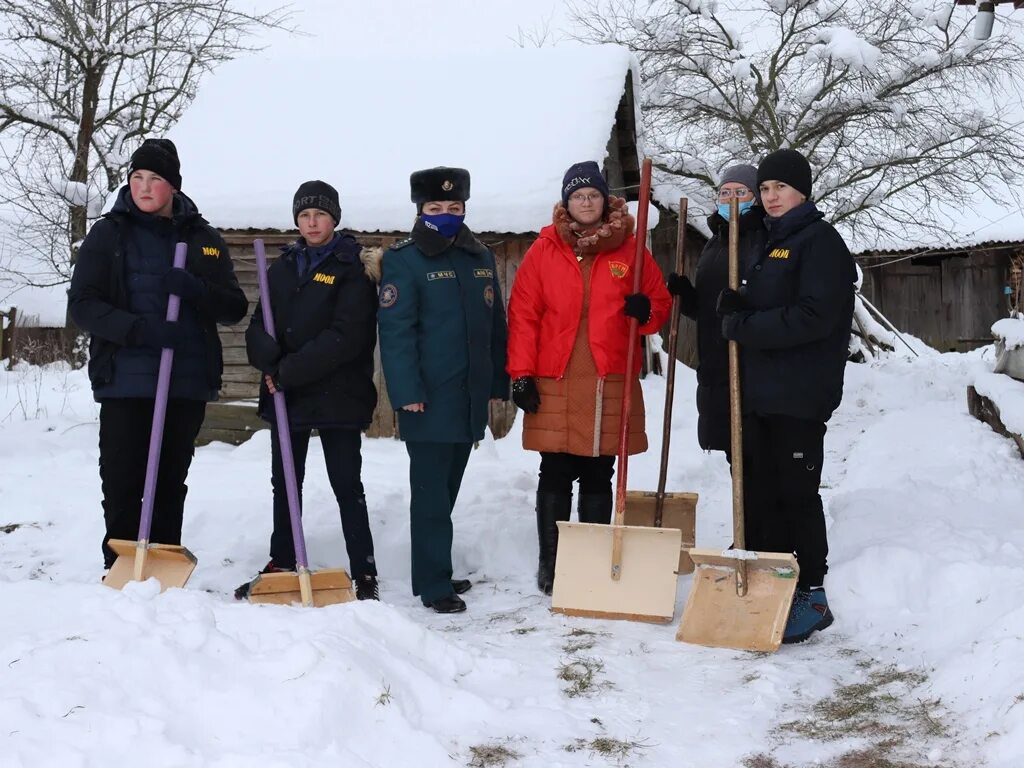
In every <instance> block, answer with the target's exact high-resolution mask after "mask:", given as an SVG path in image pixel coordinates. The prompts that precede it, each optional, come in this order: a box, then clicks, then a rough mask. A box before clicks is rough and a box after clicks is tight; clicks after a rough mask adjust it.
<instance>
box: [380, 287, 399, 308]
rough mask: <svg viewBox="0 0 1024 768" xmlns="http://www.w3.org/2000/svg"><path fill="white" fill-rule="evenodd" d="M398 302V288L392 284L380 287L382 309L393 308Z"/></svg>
mask: <svg viewBox="0 0 1024 768" xmlns="http://www.w3.org/2000/svg"><path fill="white" fill-rule="evenodd" d="M397 301H398V287H397V286H395V285H394V284H393V283H386V284H384V285H382V286H381V287H380V305H381V307H383V308H384V309H387V308H388V307H393V306H394V305H395V302H397Z"/></svg>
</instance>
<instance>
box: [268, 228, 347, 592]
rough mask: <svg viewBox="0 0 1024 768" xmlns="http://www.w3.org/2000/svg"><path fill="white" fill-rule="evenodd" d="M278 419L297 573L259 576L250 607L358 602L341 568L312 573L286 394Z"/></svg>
mask: <svg viewBox="0 0 1024 768" xmlns="http://www.w3.org/2000/svg"><path fill="white" fill-rule="evenodd" d="M253 248H254V250H255V251H256V279H257V280H258V281H259V286H260V306H261V307H262V308H263V328H264V330H266V332H267V333H268V334H270V336H271V338H273V339H276V338H277V334H276V333H275V332H274V314H273V312H272V311H271V308H270V288H269V286H268V284H267V252H266V249H265V248H264V247H263V241H262V240H256V241H255V242H254V243H253ZM274 416H275V417H276V419H277V437H278V440H280V442H281V463H282V464H283V465H284V487H285V491H286V493H287V494H288V515H289V517H290V518H291V524H292V540H293V541H294V542H295V568H296V572H295V573H292V572H285V573H263V574H260V575H259V576H257V577H256V578H255V579H254V580H253V581H252V584H251V585H250V587H249V602H250V603H273V604H277V605H289V604H290V603H297V602H301V603H302V605H303V606H305V607H306V608H312V607H314V606H316V607H317V608H321V607H323V606H325V605H334V604H335V603H347V602H348V601H350V600H355V595H354V594H353V593H352V580H351V579H350V578H349V576H348V574H347V573H346V572H345V571H344V570H343V569H341V568H336V569H330V570H323V571H317V572H316V573H312V572H310V570H309V560H308V559H307V558H306V538H305V536H304V535H303V533H302V510H301V508H300V507H299V484H298V481H297V480H296V477H295V458H294V456H293V454H292V433H291V430H290V429H289V427H288V412H287V410H286V409H285V398H284V392H281V391H277V392H275V393H274Z"/></svg>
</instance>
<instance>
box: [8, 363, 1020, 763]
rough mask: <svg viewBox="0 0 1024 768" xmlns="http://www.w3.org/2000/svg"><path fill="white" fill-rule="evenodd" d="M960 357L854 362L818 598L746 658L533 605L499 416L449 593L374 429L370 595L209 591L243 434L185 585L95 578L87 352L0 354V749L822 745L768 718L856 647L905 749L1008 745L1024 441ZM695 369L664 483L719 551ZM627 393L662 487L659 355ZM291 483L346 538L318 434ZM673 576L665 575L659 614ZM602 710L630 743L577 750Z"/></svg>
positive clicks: (29, 755)
mask: <svg viewBox="0 0 1024 768" xmlns="http://www.w3.org/2000/svg"><path fill="white" fill-rule="evenodd" d="M979 358H980V354H979V353H971V354H969V355H954V354H949V355H938V354H932V355H928V356H922V357H921V358H914V359H904V358H900V357H897V356H891V357H889V358H887V359H886V360H885V361H884V362H880V363H873V364H869V365H851V366H849V367H848V369H847V386H846V391H845V396H844V400H843V404H842V406H841V407H840V409H839V410H838V411H837V413H836V415H835V416H834V417H833V419H832V421H831V422H830V424H829V432H828V436H827V437H826V450H827V457H826V464H825V472H824V476H823V479H822V485H823V496H824V499H825V504H826V510H827V515H828V520H829V525H830V544H831V548H832V553H831V572H830V574H829V577H828V581H827V586H828V590H829V597H830V602H831V603H832V606H833V609H834V611H835V612H836V616H837V619H836V623H835V625H834V626H833V627H832V628H831V629H830V630H828V632H826V633H824V634H822V635H819V636H816V637H815V639H813V640H811V641H809V642H808V643H805V644H803V645H800V646H796V647H785V648H783V649H782V650H781V651H780V652H779V653H777V654H775V655H773V656H769V657H762V656H761V655H753V654H743V653H737V652H732V651H725V650H715V649H706V648H698V647H692V646H687V645H683V644H680V643H677V642H676V641H675V639H674V634H675V629H676V628H675V626H672V625H669V626H652V625H646V624H637V623H628V622H601V621H589V620H585V619H570V618H566V617H561V616H555V615H552V614H550V613H549V611H548V606H549V601H548V600H547V599H545V598H543V596H541V595H539V594H538V593H537V591H536V587H535V584H534V583H533V581H534V573H535V568H536V529H535V521H534V515H533V496H534V493H535V489H536V471H537V464H538V459H537V455H536V454H533V453H526V452H524V451H523V450H522V449H521V447H520V439H521V433H520V428H521V427H520V425H517V426H516V428H515V429H514V430H513V432H512V434H511V435H509V437H508V438H506V439H504V440H501V441H498V442H494V441H491V440H489V439H488V440H486V441H484V442H483V443H482V444H481V445H480V447H479V449H478V450H476V451H474V452H473V455H472V457H471V459H470V465H469V469H468V472H467V476H466V480H465V483H464V485H463V489H462V493H461V495H460V497H459V503H458V506H457V509H456V514H455V531H456V544H455V568H456V574H457V575H459V576H465V575H469V576H470V578H472V579H473V581H474V587H473V589H472V591H470V592H469V593H468V594H467V595H466V598H467V602H468V603H469V610H468V612H467V613H465V614H462V615H459V616H452V617H445V616H438V615H436V614H433V613H431V612H429V611H426V610H425V609H423V608H422V607H421V606H420V605H419V604H418V600H417V599H416V598H414V597H413V596H412V595H411V594H409V586H408V579H409V565H408V559H409V545H408V537H409V524H408V511H407V510H408V486H407V479H406V477H407V474H406V472H407V458H406V453H405V450H404V449H403V447H402V445H401V443H399V442H396V441H393V440H367V441H365V443H364V450H363V456H364V468H363V478H364V482H365V485H366V492H367V499H368V503H369V509H370V515H371V525H372V528H373V533H374V540H375V545H376V554H377V560H378V564H379V567H380V570H381V574H382V598H383V602H382V603H380V604H367V603H358V604H348V605H341V606H332V607H330V608H325V609H319V610H309V611H307V610H302V609H299V608H289V607H274V606H251V605H247V604H238V603H236V602H235V601H234V600H233V599H232V598H231V596H230V591H231V590H232V589H233V587H234V586H236V585H237V584H238V583H240V582H241V581H243V580H244V579H246V578H248V577H250V576H251V575H252V574H253V573H254V572H255V571H256V570H257V569H258V568H260V567H261V566H262V565H263V564H264V563H265V562H266V548H267V539H268V535H269V528H270V518H271V503H270V482H269V478H268V475H269V459H270V446H269V437H268V435H267V433H266V432H261V433H259V434H257V435H256V436H255V437H254V438H253V439H252V440H250V441H249V442H248V443H246V444H244V445H242V446H239V447H237V448H236V447H232V446H226V445H222V444H214V445H210V446H206V447H203V448H200V449H199V450H198V451H197V453H196V458H195V461H194V462H193V467H192V471H191V473H190V476H189V496H188V509H187V511H186V522H185V529H184V536H183V538H184V541H185V543H186V545H187V546H189V547H190V548H191V549H192V550H193V551H194V552H195V553H196V555H197V556H198V558H199V566H198V568H197V570H196V572H195V574H194V575H193V577H192V579H191V581H190V582H189V585H188V587H187V589H185V590H183V591H171V592H168V593H166V594H164V595H155V594H154V590H153V589H152V584H142V585H133V586H132V587H130V588H128V589H126V590H125V591H123V592H115V591H113V590H110V589H108V588H106V587H104V586H102V585H100V584H99V574H100V571H99V562H100V561H99V558H100V552H99V541H100V537H101V534H102V514H101V510H100V506H99V498H100V496H99V481H98V478H97V476H96V460H97V448H96V445H97V423H96V417H97V407H96V405H95V404H94V403H93V402H92V401H91V398H90V396H89V391H88V383H87V380H86V376H85V373H84V372H83V371H69V370H68V369H67V368H65V367H61V366H50V367H48V368H46V369H40V368H31V367H28V366H24V365H23V366H20V367H19V368H18V369H17V370H15V371H12V372H6V371H0V498H3V500H4V503H3V512H2V513H0V626H2V627H3V628H4V632H3V633H2V634H0V669H2V670H3V672H4V682H3V696H2V697H0V721H2V722H3V731H2V736H0V743H2V749H3V751H2V752H0V754H2V755H3V757H2V758H0V764H3V765H4V766H5V768H6V766H12V767H17V768H20V767H21V766H26V767H31V768H37V767H42V768H47V767H48V766H54V767H55V768H56V767H57V766H60V767H61V768H63V766H68V765H82V766H92V765H121V764H127V763H128V762H129V760H130V757H131V755H135V754H139V755H144V756H145V758H144V761H145V763H146V765H152V766H157V767H158V768H159V767H162V766H175V767H176V768H180V767H181V766H216V767H217V768H235V767H236V766H237V767H241V766H250V765H256V764H259V765H264V766H268V767H271V768H278V767H280V768H284V767H285V766H287V767H288V768H295V767H298V766H322V765H328V764H329V765H339V764H344V765H346V766H354V767H355V768H364V767H369V766H373V767H377V766H380V767H382V768H383V767H387V768H391V767H392V766H406V765H416V766H417V768H420V767H423V768H440V767H441V766H452V765H467V764H470V763H472V762H473V760H474V758H473V755H475V754H478V753H479V750H480V749H482V748H484V747H493V748H494V749H496V750H497V749H498V748H502V749H506V750H508V751H511V752H513V753H515V754H517V755H519V758H518V759H516V760H512V761H509V762H508V763H507V764H508V765H510V766H511V765H521V766H526V768H540V766H551V765H561V766H567V767H568V766H585V765H592V766H593V765H615V764H629V765H650V766H665V765H691V764H692V765H708V766H736V765H743V764H745V760H746V759H747V758H749V756H750V755H752V754H757V753H765V754H771V755H772V756H773V757H774V758H777V761H778V764H786V765H794V766H796V765H800V766H804V765H811V764H820V765H823V766H826V765H827V766H834V765H836V764H837V763H835V762H833V761H834V759H835V758H836V757H837V756H838V755H839V754H841V753H842V752H843V751H844V750H848V749H851V748H854V747H857V746H858V745H861V744H863V743H864V741H865V740H866V739H867V738H868V737H866V736H864V735H851V734H853V731H852V730H850V731H849V732H848V733H846V734H844V735H842V737H841V738H840V739H839V740H838V741H828V740H815V739H806V738H801V737H799V736H798V735H797V734H796V732H795V731H794V730H792V729H789V730H783V731H781V732H780V731H778V730H776V729H777V728H778V727H779V726H781V725H783V724H785V723H790V722H796V723H798V724H802V725H807V724H813V723H815V722H818V721H820V716H819V715H818V714H816V710H815V709H814V707H815V705H816V703H817V702H819V701H820V700H821V699H822V697H826V696H829V695H831V694H832V693H834V692H835V691H836V690H837V687H838V686H850V685H859V684H861V683H865V682H867V681H869V680H870V679H871V672H870V670H871V669H873V668H877V669H886V670H895V671H896V672H898V673H909V672H913V673H915V674H917V673H920V674H921V675H923V676H924V677H923V682H921V683H920V685H919V686H918V687H917V688H916V689H915V690H914V692H913V693H912V694H911V695H908V696H907V698H906V702H905V704H906V706H907V709H906V710H905V711H906V712H907V713H916V714H914V715H913V716H923V715H920V713H922V712H923V713H924V714H925V715H927V717H928V718H931V719H934V721H935V723H936V724H937V726H936V729H935V730H933V731H930V732H929V733H928V734H925V735H921V736H919V737H917V738H915V739H912V740H911V741H910V742H909V743H908V744H906V745H904V747H903V749H904V750H906V755H904V757H905V758H906V763H904V764H914V765H918V764H920V765H929V766H936V768H953V767H954V766H959V765H979V764H980V765H985V766H986V768H1018V766H1019V760H1020V755H1021V754H1024V707H1022V706H1020V705H1019V704H1018V703H1017V702H1019V698H1020V695H1021V693H1024V691H1022V689H1021V686H1020V676H1019V674H1018V670H1019V660H1020V658H1021V655H1022V654H1024V639H1022V638H1024V608H1022V607H1021V606H1020V605H1019V601H1015V599H1014V597H1013V596H1014V595H1017V594H1019V593H1020V592H1021V591H1022V590H1024V529H1022V528H1021V526H1020V525H1019V515H1020V510H1021V509H1024V462H1022V461H1021V460H1020V458H1019V455H1018V454H1017V450H1016V447H1015V446H1014V445H1013V444H1012V443H1011V442H1010V441H1008V440H1006V439H1005V438H1002V437H1000V436H999V435H997V434H995V433H994V432H992V430H990V429H989V428H988V427H987V426H986V425H984V424H982V423H981V422H978V421H976V420H974V419H972V418H971V417H970V416H969V415H968V414H967V412H966V406H965V399H964V396H963V392H964V389H965V387H966V385H967V384H968V383H969V382H970V381H971V380H972V379H973V378H974V377H975V373H976V370H977V368H978V366H979V364H980V363H979ZM1003 378H1006V377H1003ZM695 387H696V381H695V377H694V374H693V372H692V371H689V370H688V369H686V368H682V367H680V368H679V371H678V377H677V383H676V390H677V391H676V405H675V409H674V414H673V433H672V441H673V442H672V458H671V464H670V468H669V475H668V488H669V490H692V491H696V492H698V493H700V499H701V500H700V505H699V507H698V529H697V538H698V542H699V543H700V544H701V545H702V546H707V547H714V548H721V547H724V546H725V545H726V544H727V543H728V541H729V536H730V535H731V534H730V531H731V522H730V518H729V499H730V488H729V480H728V467H727V465H726V463H725V460H724V458H723V457H722V455H721V454H720V453H715V454H704V453H703V452H702V451H700V450H699V448H698V447H697V445H696V439H695V429H696V413H695V410H694V406H693V402H694V393H695ZM644 393H645V400H646V405H647V429H648V435H649V436H650V437H651V443H652V445H651V450H650V451H649V452H648V453H646V454H644V455H641V456H636V457H633V458H632V459H631V461H630V464H629V468H630V483H629V485H630V487H631V488H633V489H637V490H647V489H654V488H656V487H657V470H658V467H657V463H658V455H659V452H660V450H659V445H658V439H659V435H660V433H661V428H660V421H661V412H662V407H661V403H662V398H663V397H664V381H663V380H662V379H661V378H659V377H649V378H648V379H647V380H646V381H645V382H644ZM305 491H306V497H305V508H306V520H305V522H306V531H307V537H308V542H309V551H310V555H311V559H312V561H313V564H314V566H315V567H324V566H328V565H331V566H336V565H344V548H343V545H342V539H341V532H340V525H339V523H338V520H337V508H336V505H335V503H334V501H333V497H332V494H331V491H330V488H329V486H328V484H327V480H326V477H325V472H324V470H323V455H322V451H321V449H320V446H319V442H318V441H316V440H314V441H313V443H312V444H311V446H310V454H309V462H308V470H307V476H306V484H305ZM689 587H690V578H689V577H684V578H681V579H680V584H679V592H678V601H677V611H676V617H677V620H678V617H679V616H680V615H681V609H682V604H683V601H684V600H685V597H686V595H687V593H688V591H689ZM909 717H911V715H910V714H908V718H909ZM680 723H685V728H680V726H679V724H680ZM943 730H945V732H946V734H947V735H942V731H943ZM599 737H600V738H603V739H606V740H607V739H617V740H619V742H618V743H622V744H624V745H625V747H624V748H626V749H627V753H626V755H625V756H624V757H623V758H622V759H620V760H618V761H617V760H616V759H615V758H612V757H604V756H601V755H600V754H599V753H598V751H597V750H596V748H595V747H594V746H593V745H594V741H593V740H594V739H596V738H599ZM474 750H477V752H474ZM901 754H902V753H901ZM886 757H888V758H892V759H893V760H894V761H895V760H896V758H897V757H900V756H899V755H895V754H886ZM477 762H478V764H480V763H479V761H477ZM484 764H486V763H484ZM766 764H767V763H766Z"/></svg>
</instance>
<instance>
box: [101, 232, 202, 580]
mask: <svg viewBox="0 0 1024 768" xmlns="http://www.w3.org/2000/svg"><path fill="white" fill-rule="evenodd" d="M187 255H188V245H187V244H186V243H178V244H177V245H176V246H175V247H174V267H175V269H184V268H185V259H186V256H187ZM180 308H181V297H179V296H175V295H174V294H170V295H169V296H168V297H167V322H169V323H173V322H176V321H177V319H178V311H179V309H180ZM173 363H174V350H173V349H166V348H165V349H162V350H161V351H160V369H159V371H158V373H157V380H156V399H155V402H154V405H153V427H152V429H151V430H150V432H149V458H148V460H147V461H146V480H145V484H144V485H143V490H142V514H141V517H140V519H139V540H138V541H128V540H127V539H111V540H110V541H108V542H107V546H108V547H110V548H111V549H112V550H114V552H116V553H117V559H116V560H115V561H114V564H113V565H112V566H111V567H110V570H109V571H108V572H107V575H106V576H105V577H104V579H103V583H104V584H106V585H107V586H108V587H113V588H114V589H121V588H122V587H123V586H124V585H125V584H127V583H128V582H129V581H143V580H145V579H148V578H150V577H153V578H155V579H156V580H157V581H159V582H160V591H161V592H163V591H164V590H165V589H170V588H171V587H183V586H185V582H186V581H188V577H189V576H191V575H192V571H193V570H195V567H196V557H195V555H193V554H192V553H191V552H189V551H188V550H187V549H186V548H185V547H182V546H180V545H174V544H150V543H149V531H150V528H151V527H152V523H153V496H154V495H155V493H156V479H157V474H158V471H159V469H160V448H161V444H162V443H163V437H164V419H165V417H166V416H167V398H168V395H169V393H170V389H171V367H172V365H173Z"/></svg>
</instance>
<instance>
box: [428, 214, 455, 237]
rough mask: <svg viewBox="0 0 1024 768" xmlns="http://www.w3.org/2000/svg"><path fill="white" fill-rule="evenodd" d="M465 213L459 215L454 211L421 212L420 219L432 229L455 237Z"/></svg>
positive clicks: (443, 234)
mask: <svg viewBox="0 0 1024 768" xmlns="http://www.w3.org/2000/svg"><path fill="white" fill-rule="evenodd" d="M465 218H466V215H465V214H462V215H461V216H458V215H456V214H454V213H432V214H431V213H421V214H420V219H421V220H422V221H423V223H424V224H426V225H427V226H428V227H429V228H430V229H432V230H434V231H435V232H440V233H441V235H442V236H443V237H455V235H457V234H458V232H459V229H460V228H461V227H462V221H463V219H465Z"/></svg>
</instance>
